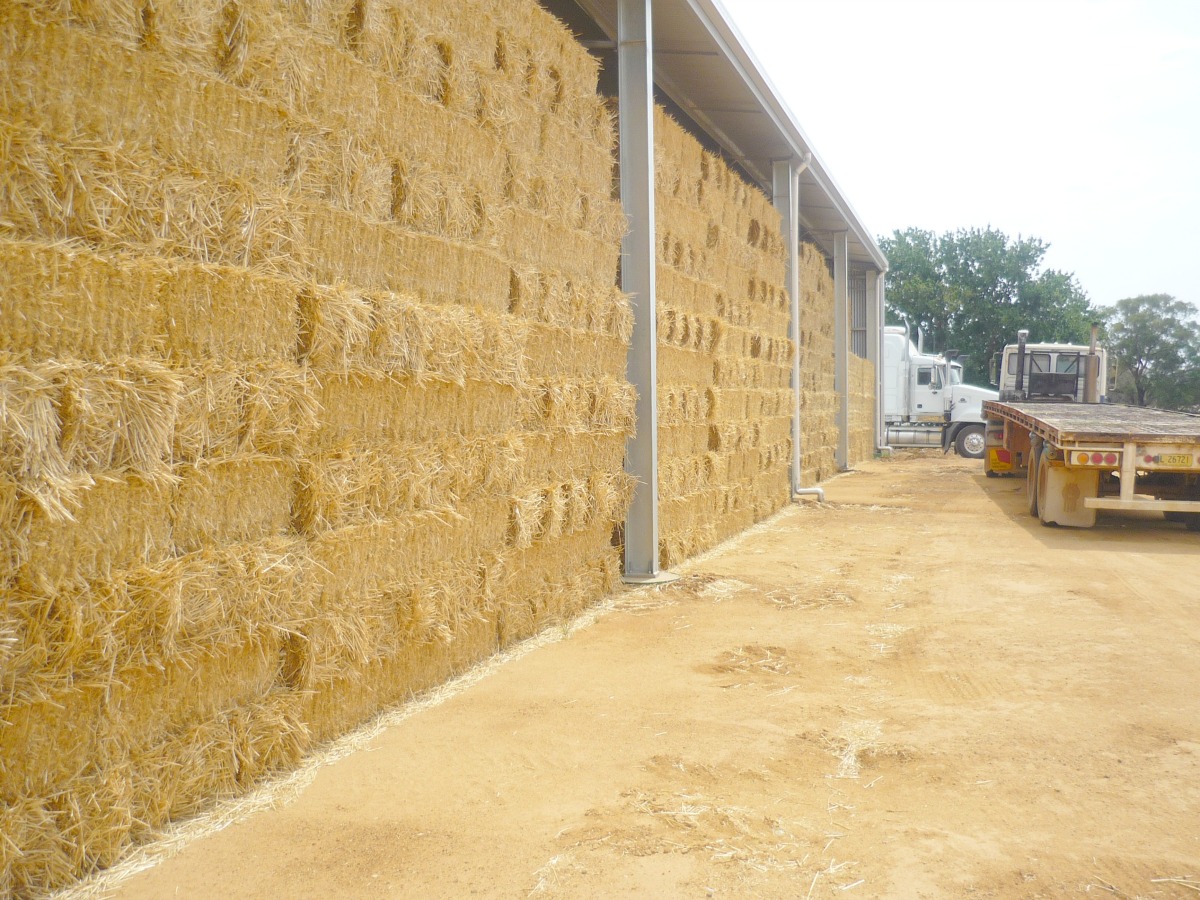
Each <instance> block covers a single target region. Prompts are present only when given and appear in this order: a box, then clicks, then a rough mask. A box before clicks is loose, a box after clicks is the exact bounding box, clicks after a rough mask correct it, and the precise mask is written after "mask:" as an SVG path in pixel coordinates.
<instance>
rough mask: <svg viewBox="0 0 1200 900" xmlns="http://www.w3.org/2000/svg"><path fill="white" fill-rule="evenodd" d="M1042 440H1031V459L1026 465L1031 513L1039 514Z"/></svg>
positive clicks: (1026, 482)
mask: <svg viewBox="0 0 1200 900" xmlns="http://www.w3.org/2000/svg"><path fill="white" fill-rule="evenodd" d="M1041 456H1042V442H1041V440H1040V439H1039V438H1032V439H1030V441H1029V460H1028V462H1027V464H1026V466H1025V497H1026V499H1028V501H1029V514H1030V515H1031V516H1034V517H1037V515H1038V463H1039V462H1041Z"/></svg>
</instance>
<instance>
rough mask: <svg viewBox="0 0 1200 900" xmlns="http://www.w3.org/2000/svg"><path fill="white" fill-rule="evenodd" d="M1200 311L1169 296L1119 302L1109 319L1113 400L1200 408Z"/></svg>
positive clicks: (1139, 404) (1146, 297)
mask: <svg viewBox="0 0 1200 900" xmlns="http://www.w3.org/2000/svg"><path fill="white" fill-rule="evenodd" d="M1196 315H1197V309H1196V307H1195V306H1194V305H1192V304H1191V303H1186V302H1184V301H1182V300H1176V299H1175V298H1174V297H1172V296H1170V295H1169V294H1143V295H1141V296H1138V297H1128V298H1126V299H1124V300H1118V301H1117V303H1116V305H1115V306H1114V307H1113V308H1112V310H1111V311H1110V312H1109V315H1108V321H1107V338H1106V344H1107V346H1108V353H1109V357H1110V358H1111V359H1114V360H1115V361H1116V362H1117V367H1118V368H1117V371H1118V378H1117V384H1116V389H1115V391H1114V392H1113V394H1112V395H1111V396H1112V397H1113V399H1116V400H1121V401H1125V402H1129V403H1136V404H1137V405H1138V406H1158V407H1162V408H1163V409H1186V408H1192V407H1195V406H1197V405H1200V326H1197V324H1196Z"/></svg>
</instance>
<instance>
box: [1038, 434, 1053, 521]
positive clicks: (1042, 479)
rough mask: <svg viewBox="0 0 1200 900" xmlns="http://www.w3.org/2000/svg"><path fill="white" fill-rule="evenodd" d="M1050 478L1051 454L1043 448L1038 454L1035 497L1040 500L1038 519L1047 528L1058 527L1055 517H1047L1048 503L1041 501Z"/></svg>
mask: <svg viewBox="0 0 1200 900" xmlns="http://www.w3.org/2000/svg"><path fill="white" fill-rule="evenodd" d="M1049 480H1050V454H1048V453H1047V452H1046V451H1045V450H1042V451H1041V452H1039V453H1038V455H1037V496H1036V497H1035V500H1038V501H1039V502H1038V511H1037V517H1038V520H1039V521H1040V522H1041V523H1042V524H1043V525H1045V526H1046V527H1047V528H1054V527H1057V525H1058V523H1057V522H1056V521H1054V520H1053V519H1048V518H1047V517H1046V504H1045V503H1042V502H1040V498H1041V496H1042V495H1044V494H1045V493H1046V485H1047V483H1048V482H1049Z"/></svg>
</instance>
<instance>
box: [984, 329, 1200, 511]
mask: <svg viewBox="0 0 1200 900" xmlns="http://www.w3.org/2000/svg"><path fill="white" fill-rule="evenodd" d="M1027 334H1028V333H1027V332H1025V331H1021V332H1018V339H1017V343H1016V344H1009V345H1008V346H1007V347H1005V348H1004V351H1003V354H999V355H998V356H999V358H998V360H996V364H995V365H994V367H993V368H994V371H995V373H996V375H997V382H998V385H999V388H1000V399H998V400H989V401H987V402H986V403H984V405H983V411H984V415H985V416H986V418H987V432H986V435H985V441H986V453H985V454H984V460H983V466H984V472H985V473H986V474H987V475H989V476H995V475H1009V474H1018V473H1020V472H1021V470H1024V474H1025V493H1026V499H1027V500H1028V504H1029V513H1030V515H1033V516H1037V518H1038V519H1039V520H1041V523H1042V524H1043V525H1066V526H1072V527H1076V528H1090V527H1091V526H1092V525H1094V524H1095V523H1096V513H1097V510H1102V509H1112V510H1142V511H1157V512H1161V513H1162V514H1163V515H1164V517H1166V518H1167V519H1168V520H1169V521H1173V522H1182V523H1183V524H1184V525H1186V526H1187V527H1188V528H1189V529H1191V530H1200V416H1195V415H1191V414H1188V413H1180V412H1170V411H1168V410H1163V409H1147V408H1142V407H1137V406H1123V405H1120V404H1115V403H1106V402H1104V400H1105V394H1106V393H1107V391H1106V385H1107V381H1108V378H1107V372H1108V366H1107V359H1106V356H1105V353H1104V351H1103V349H1101V348H1099V347H1098V346H1097V345H1096V341H1095V336H1094V333H1093V340H1092V345H1091V346H1090V347H1084V346H1079V345H1073V344H1029V343H1027V342H1026V337H1027Z"/></svg>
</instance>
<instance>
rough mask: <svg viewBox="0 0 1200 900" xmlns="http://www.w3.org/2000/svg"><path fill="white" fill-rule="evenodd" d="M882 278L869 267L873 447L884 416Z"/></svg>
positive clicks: (869, 357) (868, 292) (868, 350)
mask: <svg viewBox="0 0 1200 900" xmlns="http://www.w3.org/2000/svg"><path fill="white" fill-rule="evenodd" d="M881 280H882V279H881V278H880V277H879V271H878V270H877V269H867V362H869V363H870V364H871V367H872V369H873V370H874V372H875V403H874V405H873V407H872V410H871V411H872V413H873V418H872V421H871V430H872V443H871V448H872V449H875V448H877V447H878V446H879V441H880V438H881V437H882V436H883V432H882V431H881V429H880V424H881V422H882V416H883V394H882V392H881V391H880V390H879V374H880V366H879V360H880V358H881V357H880V350H881V349H882V348H881V346H880V336H881V335H882V334H883V320H882V319H881V318H880V315H879V313H880V310H879V282H880V281H881Z"/></svg>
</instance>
